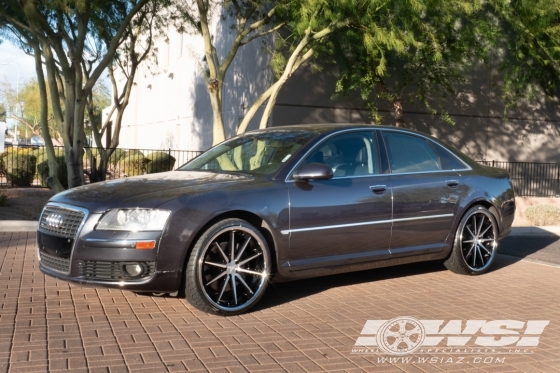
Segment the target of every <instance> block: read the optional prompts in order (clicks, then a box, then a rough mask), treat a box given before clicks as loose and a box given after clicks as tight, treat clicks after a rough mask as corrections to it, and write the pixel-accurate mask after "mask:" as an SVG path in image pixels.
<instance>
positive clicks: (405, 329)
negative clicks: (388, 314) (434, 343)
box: [377, 317, 426, 355]
mask: <svg viewBox="0 0 560 373" xmlns="http://www.w3.org/2000/svg"><path fill="white" fill-rule="evenodd" d="M425 337H426V330H425V329H424V325H423V324H422V323H421V322H420V320H417V319H415V318H413V317H397V318H395V319H392V320H389V321H387V322H386V323H385V324H383V325H381V327H380V328H379V331H378V332H377V346H378V347H379V348H380V349H381V350H383V351H384V352H386V353H388V354H394V355H406V354H410V353H413V352H414V351H416V350H417V349H418V348H420V346H422V343H423V342H424V338H425Z"/></svg>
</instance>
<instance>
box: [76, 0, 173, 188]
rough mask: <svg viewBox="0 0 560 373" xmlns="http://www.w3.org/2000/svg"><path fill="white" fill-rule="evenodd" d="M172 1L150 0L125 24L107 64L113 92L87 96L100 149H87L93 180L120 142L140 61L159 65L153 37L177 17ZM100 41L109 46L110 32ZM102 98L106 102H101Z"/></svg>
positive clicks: (102, 171)
mask: <svg viewBox="0 0 560 373" xmlns="http://www.w3.org/2000/svg"><path fill="white" fill-rule="evenodd" d="M169 5H170V3H168V2H166V1H161V0H160V1H150V2H149V3H147V4H146V5H145V7H144V9H143V11H142V12H140V13H139V14H138V16H137V17H135V18H134V19H133V20H132V22H131V23H130V24H129V26H128V27H127V28H126V30H125V32H124V34H123V36H122V42H121V44H120V46H119V49H118V51H117V53H115V56H114V59H113V61H112V63H111V64H110V65H109V66H108V72H109V78H110V81H111V86H112V95H109V92H108V91H105V92H103V91H102V90H100V89H98V90H97V91H95V90H94V91H92V94H90V95H89V96H88V97H87V103H86V113H87V115H88V117H89V118H90V120H89V122H90V123H91V126H89V127H88V131H91V133H92V135H93V138H94V140H95V145H96V147H97V152H91V150H90V149H87V155H88V158H89V159H90V170H89V172H90V173H89V179H90V181H92V182H96V181H103V180H105V177H106V174H107V167H108V165H109V159H110V157H111V155H112V154H113V152H114V151H115V149H116V148H117V147H118V146H119V139H120V130H121V125H122V119H123V116H124V112H125V110H126V108H127V107H128V104H129V102H130V95H131V93H132V89H133V86H134V78H135V77H136V73H137V71H138V67H139V66H140V64H141V63H149V64H156V65H157V58H155V53H153V51H152V47H153V45H154V40H155V39H156V38H160V39H162V38H164V37H166V35H165V33H166V31H167V27H168V24H169V23H170V22H171V23H172V22H174V21H175V20H176V19H177V15H176V14H175V13H174V12H172V11H171V9H170V8H169V7H168V6H169ZM100 41H101V42H102V43H104V45H105V48H106V49H109V48H110V45H111V42H112V38H111V35H110V34H102V35H101V39H100ZM91 69H92V66H91V65H89V66H84V71H85V73H86V76H89V74H90V72H91ZM116 74H119V75H118V76H119V78H122V77H124V82H123V83H119V82H117V78H116ZM99 88H101V87H99ZM102 99H103V100H104V102H105V105H104V106H101V105H99V102H101V100H102ZM104 107H110V110H109V113H108V115H107V118H105V119H104V120H103V119H102V117H101V114H102V109H103V108H104ZM103 136H107V138H109V139H110V142H109V143H108V144H107V146H106V147H103V143H102V138H103Z"/></svg>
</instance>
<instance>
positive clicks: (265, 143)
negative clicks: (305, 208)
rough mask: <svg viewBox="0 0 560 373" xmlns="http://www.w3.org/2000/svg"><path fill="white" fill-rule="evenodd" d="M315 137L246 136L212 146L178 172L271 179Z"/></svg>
mask: <svg viewBox="0 0 560 373" xmlns="http://www.w3.org/2000/svg"><path fill="white" fill-rule="evenodd" d="M316 135H317V133H316V132H311V131H304V130H297V131H291V130H277V131H264V132H255V133H247V134H246V135H244V136H241V137H236V138H234V139H231V140H229V141H225V142H223V143H221V144H219V145H217V146H215V147H214V148H212V149H210V150H208V151H207V152H206V153H204V154H202V155H200V156H199V157H197V158H195V159H194V160H192V161H191V162H189V163H187V164H185V165H184V166H182V167H180V168H179V170H180V171H193V170H208V171H227V172H236V171H237V172H247V173H251V174H258V175H271V174H273V173H275V172H276V171H278V170H279V169H280V167H281V166H282V165H283V164H284V163H285V162H286V161H287V160H288V159H290V157H291V156H292V155H294V154H295V153H296V152H297V151H298V150H299V149H300V148H301V147H302V146H303V145H304V144H305V143H307V142H308V141H309V140H311V139H312V138H313V137H315V136H316Z"/></svg>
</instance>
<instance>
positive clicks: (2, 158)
mask: <svg viewBox="0 0 560 373" xmlns="http://www.w3.org/2000/svg"><path fill="white" fill-rule="evenodd" d="M55 153H56V154H57V159H58V162H59V165H60V166H61V168H62V169H63V175H64V174H65V173H66V171H65V169H66V168H65V167H66V164H65V162H64V147H62V146H60V147H55ZM201 153H202V152H201V151H193V150H171V149H169V150H158V149H120V148H119V149H114V152H113V155H112V156H111V157H110V158H109V163H108V165H107V174H106V178H107V179H108V180H110V179H118V178H122V177H128V176H135V175H142V174H147V173H155V172H162V171H169V170H173V169H176V168H177V167H179V166H181V165H182V164H184V163H186V162H187V161H189V160H191V159H193V158H195V157H196V156H198V155H199V154H201ZM30 155H32V156H34V157H29V156H30ZM31 158H34V159H35V163H33V161H32V160H31ZM46 160H47V156H46V150H45V148H44V147H38V146H33V147H30V146H25V147H21V146H20V147H8V148H6V149H5V151H4V153H2V154H0V187H41V186H42V187H45V186H47V184H46V179H47V177H48V166H47V164H46V163H47V162H46ZM94 160H95V161H96V162H99V154H98V153H97V149H96V148H86V152H85V154H84V159H83V161H84V174H85V178H86V182H89V175H90V174H91V171H92V165H93V162H94ZM479 163H481V164H484V165H487V166H492V167H498V168H503V169H506V170H508V171H509V174H510V176H511V179H512V182H513V186H514V188H515V194H516V195H517V196H519V197H560V163H536V162H501V161H479ZM63 184H64V183H63Z"/></svg>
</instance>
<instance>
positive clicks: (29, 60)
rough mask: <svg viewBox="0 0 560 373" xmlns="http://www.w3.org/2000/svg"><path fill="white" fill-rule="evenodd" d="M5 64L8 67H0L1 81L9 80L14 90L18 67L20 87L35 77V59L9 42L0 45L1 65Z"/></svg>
mask: <svg viewBox="0 0 560 373" xmlns="http://www.w3.org/2000/svg"><path fill="white" fill-rule="evenodd" d="M3 63H8V65H0V79H1V80H4V79H5V78H8V80H9V81H10V83H11V84H12V85H13V86H14V88H15V86H16V82H17V76H18V67H19V84H20V87H21V86H22V85H23V83H24V82H25V81H27V80H29V79H31V78H34V77H35V62H34V60H33V57H31V56H28V55H26V54H25V53H23V52H22V51H21V50H20V49H18V48H16V47H14V46H13V45H12V44H10V43H9V42H7V41H4V42H3V43H2V44H0V64H3ZM14 65H17V67H16V66H14Z"/></svg>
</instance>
